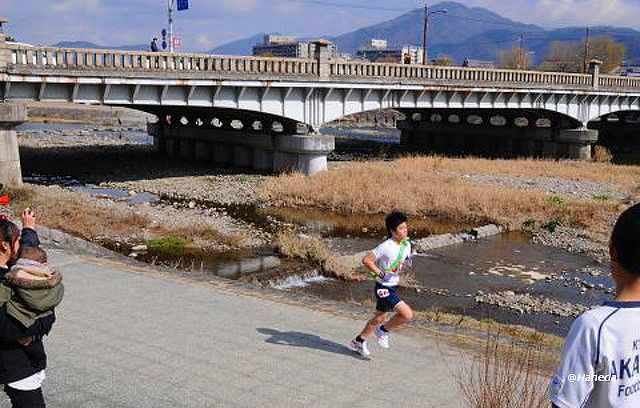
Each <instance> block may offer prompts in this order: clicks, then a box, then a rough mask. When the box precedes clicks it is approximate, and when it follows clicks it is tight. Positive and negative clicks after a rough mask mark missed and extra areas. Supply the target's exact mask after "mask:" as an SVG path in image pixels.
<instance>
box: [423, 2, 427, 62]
mask: <svg viewBox="0 0 640 408" xmlns="http://www.w3.org/2000/svg"><path fill="white" fill-rule="evenodd" d="M428 29H429V6H428V5H427V3H425V4H424V26H423V28H422V65H427V30H428Z"/></svg>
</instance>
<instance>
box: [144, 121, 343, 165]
mask: <svg viewBox="0 0 640 408" xmlns="http://www.w3.org/2000/svg"><path fill="white" fill-rule="evenodd" d="M148 131H149V134H150V135H152V136H153V137H154V145H155V146H156V147H157V148H158V151H159V152H161V153H165V154H167V155H169V156H171V157H179V158H183V159H187V160H198V161H210V162H212V163H214V164H215V165H216V166H223V167H227V166H228V167H237V168H242V169H252V170H258V171H264V172H285V171H298V172H300V173H303V174H307V175H313V174H316V173H318V172H319V171H323V170H326V169H327V155H328V154H329V153H330V152H331V151H333V150H334V148H335V142H334V138H333V136H324V135H286V134H275V135H274V134H267V133H259V132H247V131H235V130H223V129H202V128H192V127H181V126H173V127H172V126H169V125H165V124H161V123H153V124H150V125H149V129H148Z"/></svg>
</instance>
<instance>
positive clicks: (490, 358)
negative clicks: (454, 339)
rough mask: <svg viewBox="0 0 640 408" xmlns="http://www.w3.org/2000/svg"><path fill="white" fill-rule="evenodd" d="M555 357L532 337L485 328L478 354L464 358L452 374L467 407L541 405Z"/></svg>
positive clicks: (529, 407) (528, 407) (545, 404)
mask: <svg viewBox="0 0 640 408" xmlns="http://www.w3.org/2000/svg"><path fill="white" fill-rule="evenodd" d="M465 355H468V354H467V353H466V352H465ZM556 359H557V353H555V352H551V351H549V350H547V349H545V348H543V347H541V346H540V345H538V344H537V343H536V342H534V341H526V342H523V341H520V340H516V339H509V338H507V339H506V340H505V338H503V336H502V335H501V333H500V331H494V332H491V331H488V332H487V338H486V340H485V344H484V348H483V350H482V352H481V353H480V355H479V356H476V357H475V358H471V359H470V358H465V359H463V365H462V366H460V367H459V369H458V370H457V371H456V372H454V376H455V379H456V382H457V384H458V387H459V388H460V390H461V391H462V395H463V397H464V400H465V403H466V406H467V407H469V408H542V407H548V406H549V400H548V397H547V393H546V389H547V384H548V381H549V378H551V370H552V367H553V366H554V363H553V362H554V361H556Z"/></svg>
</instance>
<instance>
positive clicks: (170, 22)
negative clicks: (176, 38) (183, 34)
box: [167, 0, 175, 52]
mask: <svg viewBox="0 0 640 408" xmlns="http://www.w3.org/2000/svg"><path fill="white" fill-rule="evenodd" d="M167 1H168V2H169V4H168V5H169V27H168V28H169V52H173V6H174V2H175V0H167Z"/></svg>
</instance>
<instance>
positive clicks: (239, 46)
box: [206, 34, 264, 55]
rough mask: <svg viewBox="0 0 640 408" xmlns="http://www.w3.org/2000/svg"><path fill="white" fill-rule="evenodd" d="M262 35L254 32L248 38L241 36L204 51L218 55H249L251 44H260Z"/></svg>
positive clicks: (251, 50) (251, 49)
mask: <svg viewBox="0 0 640 408" xmlns="http://www.w3.org/2000/svg"><path fill="white" fill-rule="evenodd" d="M263 37H264V34H256V35H254V36H251V37H249V38H243V39H241V40H237V41H233V42H230V43H227V44H224V45H220V46H218V47H215V48H214V49H212V50H210V51H206V52H207V53H208V54H219V55H251V53H252V52H253V46H254V45H256V44H261V43H262V39H263Z"/></svg>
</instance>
